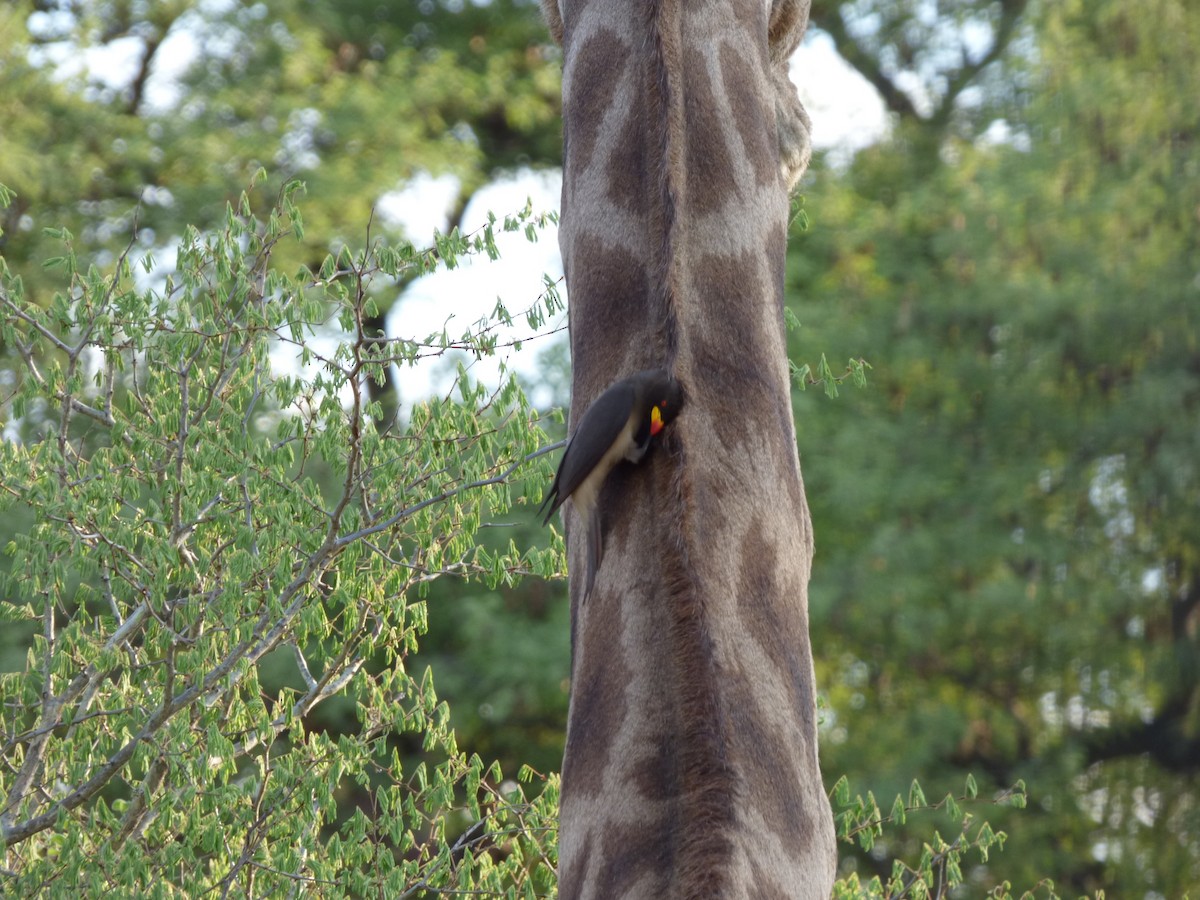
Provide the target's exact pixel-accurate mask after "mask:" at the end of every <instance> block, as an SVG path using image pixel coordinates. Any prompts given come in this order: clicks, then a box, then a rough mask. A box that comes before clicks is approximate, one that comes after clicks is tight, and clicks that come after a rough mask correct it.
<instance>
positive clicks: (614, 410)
mask: <svg viewBox="0 0 1200 900" xmlns="http://www.w3.org/2000/svg"><path fill="white" fill-rule="evenodd" d="M634 399H635V392H634V389H633V387H632V386H631V385H627V384H618V385H614V386H613V387H611V388H609V389H608V390H607V391H605V392H604V393H603V394H601V395H600V396H599V397H597V398H596V400H595V401H594V402H593V403H592V405H591V406H589V407H588V408H587V411H586V412H585V413H584V414H583V418H581V419H580V420H579V427H578V428H576V429H575V434H573V435H572V436H571V442H570V443H569V444H567V449H566V451H565V452H564V453H563V458H562V462H561V463H559V466H558V474H557V475H556V476H555V477H554V484H553V486H552V487H551V488H550V490H551V492H552V493H553V494H554V502H553V503H552V504H551V506H550V510H549V512H547V513H546V521H550V517H551V516H552V515H554V512H555V510H557V509H558V507H559V506H561V505H562V503H563V501H564V500H566V499H567V498H568V497H569V496H571V494H573V493H574V492H575V489H576V488H577V487H579V485H581V484H582V483H583V480H584V479H585V478H587V477H588V475H590V474H591V473H592V470H593V469H595V468H596V466H597V465H599V464H600V461H601V460H602V459H604V457H605V455H607V453H608V452H609V450H610V449H611V448H612V445H613V442H614V441H616V439H617V438H618V436H620V434H621V431H622V430H623V429H624V428H625V426H626V425H627V424H628V423H629V417H630V415H631V414H632V412H633V402H634Z"/></svg>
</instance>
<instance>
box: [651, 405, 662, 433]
mask: <svg viewBox="0 0 1200 900" xmlns="http://www.w3.org/2000/svg"><path fill="white" fill-rule="evenodd" d="M662 429H663V420H662V413H661V412H659V411H658V407H657V406H655V407H653V408H652V409H651V410H650V436H651V437H653V436H654V435H656V434H658V433H659V432H660V431H662Z"/></svg>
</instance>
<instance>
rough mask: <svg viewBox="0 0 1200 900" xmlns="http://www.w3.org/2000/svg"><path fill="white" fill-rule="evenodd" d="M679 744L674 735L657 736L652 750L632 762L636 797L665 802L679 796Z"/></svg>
mask: <svg viewBox="0 0 1200 900" xmlns="http://www.w3.org/2000/svg"><path fill="white" fill-rule="evenodd" d="M678 760H679V742H678V741H677V740H676V739H675V735H674V734H671V733H666V734H662V735H659V739H658V744H657V746H656V747H655V748H654V750H653V751H652V752H650V753H647V754H646V755H645V756H643V757H641V758H640V759H637V760H636V761H634V763H633V765H632V767H631V769H630V771H631V773H632V781H633V785H634V788H636V790H637V792H638V795H639V796H641V797H644V798H645V799H647V800H655V801H660V802H667V801H671V800H674V799H676V798H677V797H678V796H679V787H680V786H679V766H678Z"/></svg>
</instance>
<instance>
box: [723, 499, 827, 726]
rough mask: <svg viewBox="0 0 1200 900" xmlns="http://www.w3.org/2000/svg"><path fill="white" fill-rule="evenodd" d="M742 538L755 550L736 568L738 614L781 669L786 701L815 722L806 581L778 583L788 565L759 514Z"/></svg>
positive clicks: (806, 722)
mask: <svg viewBox="0 0 1200 900" xmlns="http://www.w3.org/2000/svg"><path fill="white" fill-rule="evenodd" d="M744 540H745V543H746V546H748V547H753V548H754V551H753V552H752V553H748V554H746V557H745V559H744V560H743V565H742V568H741V570H740V571H739V572H738V580H737V598H738V602H737V610H738V618H739V620H740V621H741V623H742V624H743V625H744V626H745V627H746V631H747V632H748V633H749V635H750V637H751V638H753V639H754V642H755V643H756V644H758V646H759V647H761V648H762V651H763V653H764V654H766V656H767V659H769V660H770V661H771V665H772V666H773V667H774V668H775V671H776V672H778V673H779V674H780V676H781V680H782V682H783V684H784V686H785V687H786V688H787V690H788V702H789V704H790V706H791V708H792V709H794V710H796V711H797V712H798V713H799V714H800V717H801V719H802V721H803V723H804V727H805V729H806V730H807V729H808V728H809V727H810V726H811V727H813V728H815V727H816V723H815V722H814V721H813V708H812V685H811V683H810V682H811V678H812V661H811V660H810V659H809V657H808V654H807V652H805V648H806V647H807V646H808V643H807V641H805V640H804V634H805V632H806V631H807V628H806V624H807V623H806V621H805V615H804V609H803V605H802V604H801V603H800V597H801V596H802V594H803V590H804V585H802V584H797V583H794V581H792V580H791V579H789V582H791V583H781V581H780V578H779V573H780V572H781V571H785V570H790V569H791V567H790V566H787V565H786V563H783V562H781V561H780V559H779V545H778V542H777V541H778V538H777V536H776V535H774V534H773V533H772V532H771V531H770V530H769V529H768V528H767V526H766V522H765V518H764V517H763V516H758V517H756V518H755V520H754V521H753V523H752V524H751V526H750V530H749V532H748V533H747V534H746V536H745V538H744ZM764 597H785V598H786V597H795V598H796V603H795V605H794V606H790V605H789V606H782V605H779V604H772V603H765V602H763V598H764ZM781 613H786V615H781Z"/></svg>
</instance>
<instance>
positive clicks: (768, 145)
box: [720, 44, 779, 271]
mask: <svg viewBox="0 0 1200 900" xmlns="http://www.w3.org/2000/svg"><path fill="white" fill-rule="evenodd" d="M740 49H741V48H739V47H734V46H732V45H730V44H725V45H723V46H722V47H721V53H720V60H721V71H722V74H723V76H724V81H725V90H726V93H727V94H728V95H729V96H730V97H738V98H750V97H760V95H761V94H762V89H761V87H760V86H759V84H760V82H759V79H757V78H755V68H754V64H753V63H752V62H751V61H750V60H749V59H747V58H746V57H745V55H744V54H743V53H741V52H739V51H740ZM765 104H766V100H765V98H764V99H760V100H759V102H758V103H754V102H752V101H750V100H741V101H735V102H733V103H732V104H731V107H732V110H733V120H734V122H735V123H736V124H737V132H738V134H739V135H740V136H741V139H742V148H743V150H744V151H745V155H746V159H748V160H749V161H750V165H751V167H752V168H753V169H754V180H755V182H756V183H757V184H768V183H770V182H772V181H775V180H777V179H778V178H779V145H778V141H776V140H774V136H775V135H774V129H773V128H772V127H771V115H770V114H771V109H770V107H768V106H766V105H765ZM772 271H774V270H772Z"/></svg>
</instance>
